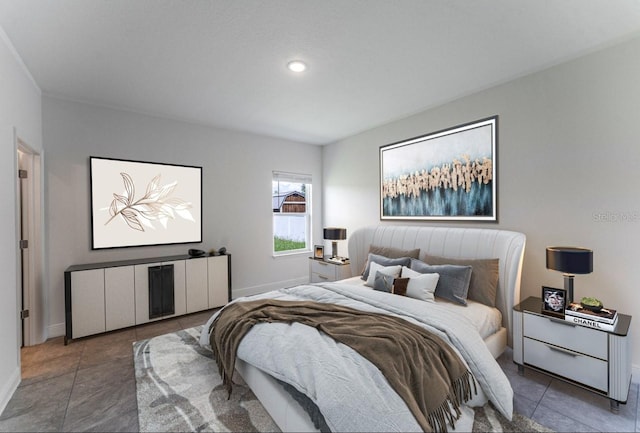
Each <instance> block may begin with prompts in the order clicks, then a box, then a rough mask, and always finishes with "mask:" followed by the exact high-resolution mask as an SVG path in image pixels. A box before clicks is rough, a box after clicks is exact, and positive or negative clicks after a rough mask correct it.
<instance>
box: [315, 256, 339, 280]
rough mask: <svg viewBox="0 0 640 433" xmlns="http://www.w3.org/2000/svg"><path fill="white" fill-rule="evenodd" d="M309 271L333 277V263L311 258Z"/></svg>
mask: <svg viewBox="0 0 640 433" xmlns="http://www.w3.org/2000/svg"><path fill="white" fill-rule="evenodd" d="M311 272H312V273H315V274H321V275H325V276H330V277H332V278H334V277H335V273H336V271H335V265H333V264H332V263H327V262H323V261H322V260H311Z"/></svg>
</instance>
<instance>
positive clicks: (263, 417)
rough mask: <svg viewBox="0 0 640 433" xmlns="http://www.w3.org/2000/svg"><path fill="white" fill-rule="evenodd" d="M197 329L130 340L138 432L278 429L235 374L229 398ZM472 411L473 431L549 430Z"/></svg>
mask: <svg viewBox="0 0 640 433" xmlns="http://www.w3.org/2000/svg"><path fill="white" fill-rule="evenodd" d="M200 329H201V327H199V326H198V327H195V328H190V329H186V330H183V331H179V332H174V333H170V334H165V335H160V336H158V337H154V338H151V339H149V340H143V341H138V342H136V343H134V345H133V351H134V363H135V371H136V393H137V398H138V421H139V425H140V431H141V432H161V431H171V432H188V431H203V432H204V431H218V432H252V431H256V432H271V431H280V430H279V429H278V426H277V425H276V424H275V423H274V422H273V420H272V419H271V417H270V416H269V414H267V412H266V411H265V410H264V408H263V407H262V404H260V402H259V401H258V400H257V398H256V397H255V395H254V394H253V392H251V390H250V389H249V388H248V387H247V386H246V384H245V383H244V382H242V379H241V378H240V376H239V375H235V376H234V383H235V385H234V387H233V393H232V394H231V399H230V400H228V399H227V392H226V391H225V389H224V387H223V386H222V380H221V378H220V375H219V373H218V367H217V365H216V363H215V361H214V360H213V359H212V355H211V352H210V351H208V350H205V349H203V348H201V347H200V345H199V344H198V339H199V337H200ZM475 413H476V416H475V421H474V424H473V431H474V432H500V431H504V432H548V431H550V430H548V429H546V428H544V427H542V426H540V425H539V424H537V423H536V422H534V421H532V420H530V419H529V418H526V417H524V416H522V415H518V414H515V415H514V417H513V421H508V420H506V419H505V418H504V417H503V416H502V415H500V414H499V413H498V412H496V411H494V410H493V408H492V407H491V406H490V405H486V406H484V407H482V408H476V409H475Z"/></svg>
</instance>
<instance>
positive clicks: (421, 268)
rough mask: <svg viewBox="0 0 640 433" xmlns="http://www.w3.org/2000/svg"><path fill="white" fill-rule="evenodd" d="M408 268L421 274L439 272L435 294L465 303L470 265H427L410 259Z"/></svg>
mask: <svg viewBox="0 0 640 433" xmlns="http://www.w3.org/2000/svg"><path fill="white" fill-rule="evenodd" d="M410 269H412V270H414V271H416V272H420V273H422V274H433V273H437V274H440V278H439V279H438V285H437V286H436V291H435V295H436V296H438V297H440V298H444V299H448V300H449V301H452V302H456V303H458V304H460V305H465V306H466V305H467V293H468V292H469V283H470V282H471V271H472V270H473V268H472V267H471V266H462V265H428V264H426V263H425V262H421V261H420V260H416V259H411V266H410Z"/></svg>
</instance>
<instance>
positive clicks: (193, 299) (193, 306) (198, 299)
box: [186, 257, 209, 313]
mask: <svg viewBox="0 0 640 433" xmlns="http://www.w3.org/2000/svg"><path fill="white" fill-rule="evenodd" d="M186 274H187V278H186V281H187V313H193V312H196V311H202V310H207V309H208V308H209V288H208V278H207V258H206V257H205V258H198V259H189V260H186Z"/></svg>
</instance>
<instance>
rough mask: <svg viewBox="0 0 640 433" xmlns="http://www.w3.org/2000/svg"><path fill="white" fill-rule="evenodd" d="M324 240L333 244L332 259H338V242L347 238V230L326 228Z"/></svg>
mask: <svg viewBox="0 0 640 433" xmlns="http://www.w3.org/2000/svg"><path fill="white" fill-rule="evenodd" d="M324 238H325V239H327V240H330V241H333V242H331V258H332V259H334V258H337V257H338V242H337V241H341V240H344V239H346V238H347V229H342V228H337V227H326V228H325V229H324Z"/></svg>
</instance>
